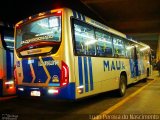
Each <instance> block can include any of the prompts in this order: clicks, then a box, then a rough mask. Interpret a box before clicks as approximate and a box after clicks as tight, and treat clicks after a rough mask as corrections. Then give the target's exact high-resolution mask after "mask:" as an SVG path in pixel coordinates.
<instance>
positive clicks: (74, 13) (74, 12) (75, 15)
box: [72, 10, 77, 18]
mask: <svg viewBox="0 0 160 120" xmlns="http://www.w3.org/2000/svg"><path fill="white" fill-rule="evenodd" d="M72 12H73V16H74V17H75V18H77V14H76V11H75V10H72Z"/></svg>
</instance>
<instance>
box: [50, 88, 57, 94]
mask: <svg viewBox="0 0 160 120" xmlns="http://www.w3.org/2000/svg"><path fill="white" fill-rule="evenodd" d="M48 93H49V94H58V93H59V91H58V90H56V89H49V90H48Z"/></svg>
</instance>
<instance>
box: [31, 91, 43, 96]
mask: <svg viewBox="0 0 160 120" xmlns="http://www.w3.org/2000/svg"><path fill="white" fill-rule="evenodd" d="M31 96H41V93H40V91H31Z"/></svg>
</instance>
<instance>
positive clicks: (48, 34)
mask: <svg viewBox="0 0 160 120" xmlns="http://www.w3.org/2000/svg"><path fill="white" fill-rule="evenodd" d="M42 41H43V42H46V41H49V42H60V41H61V16H50V17H47V18H42V19H39V20H37V21H34V22H30V23H29V24H24V25H22V26H21V27H19V28H17V30H16V49H18V48H20V47H22V46H24V45H28V44H31V43H34V42H42Z"/></svg>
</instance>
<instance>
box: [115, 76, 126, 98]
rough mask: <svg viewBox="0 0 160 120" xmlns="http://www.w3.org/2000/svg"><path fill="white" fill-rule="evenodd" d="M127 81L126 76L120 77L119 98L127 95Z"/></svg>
mask: <svg viewBox="0 0 160 120" xmlns="http://www.w3.org/2000/svg"><path fill="white" fill-rule="evenodd" d="M126 81H127V79H126V76H125V75H123V74H122V75H121V76H120V81H119V88H118V90H117V94H118V96H119V97H122V96H124V95H125V93H126V88H127V82H126Z"/></svg>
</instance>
